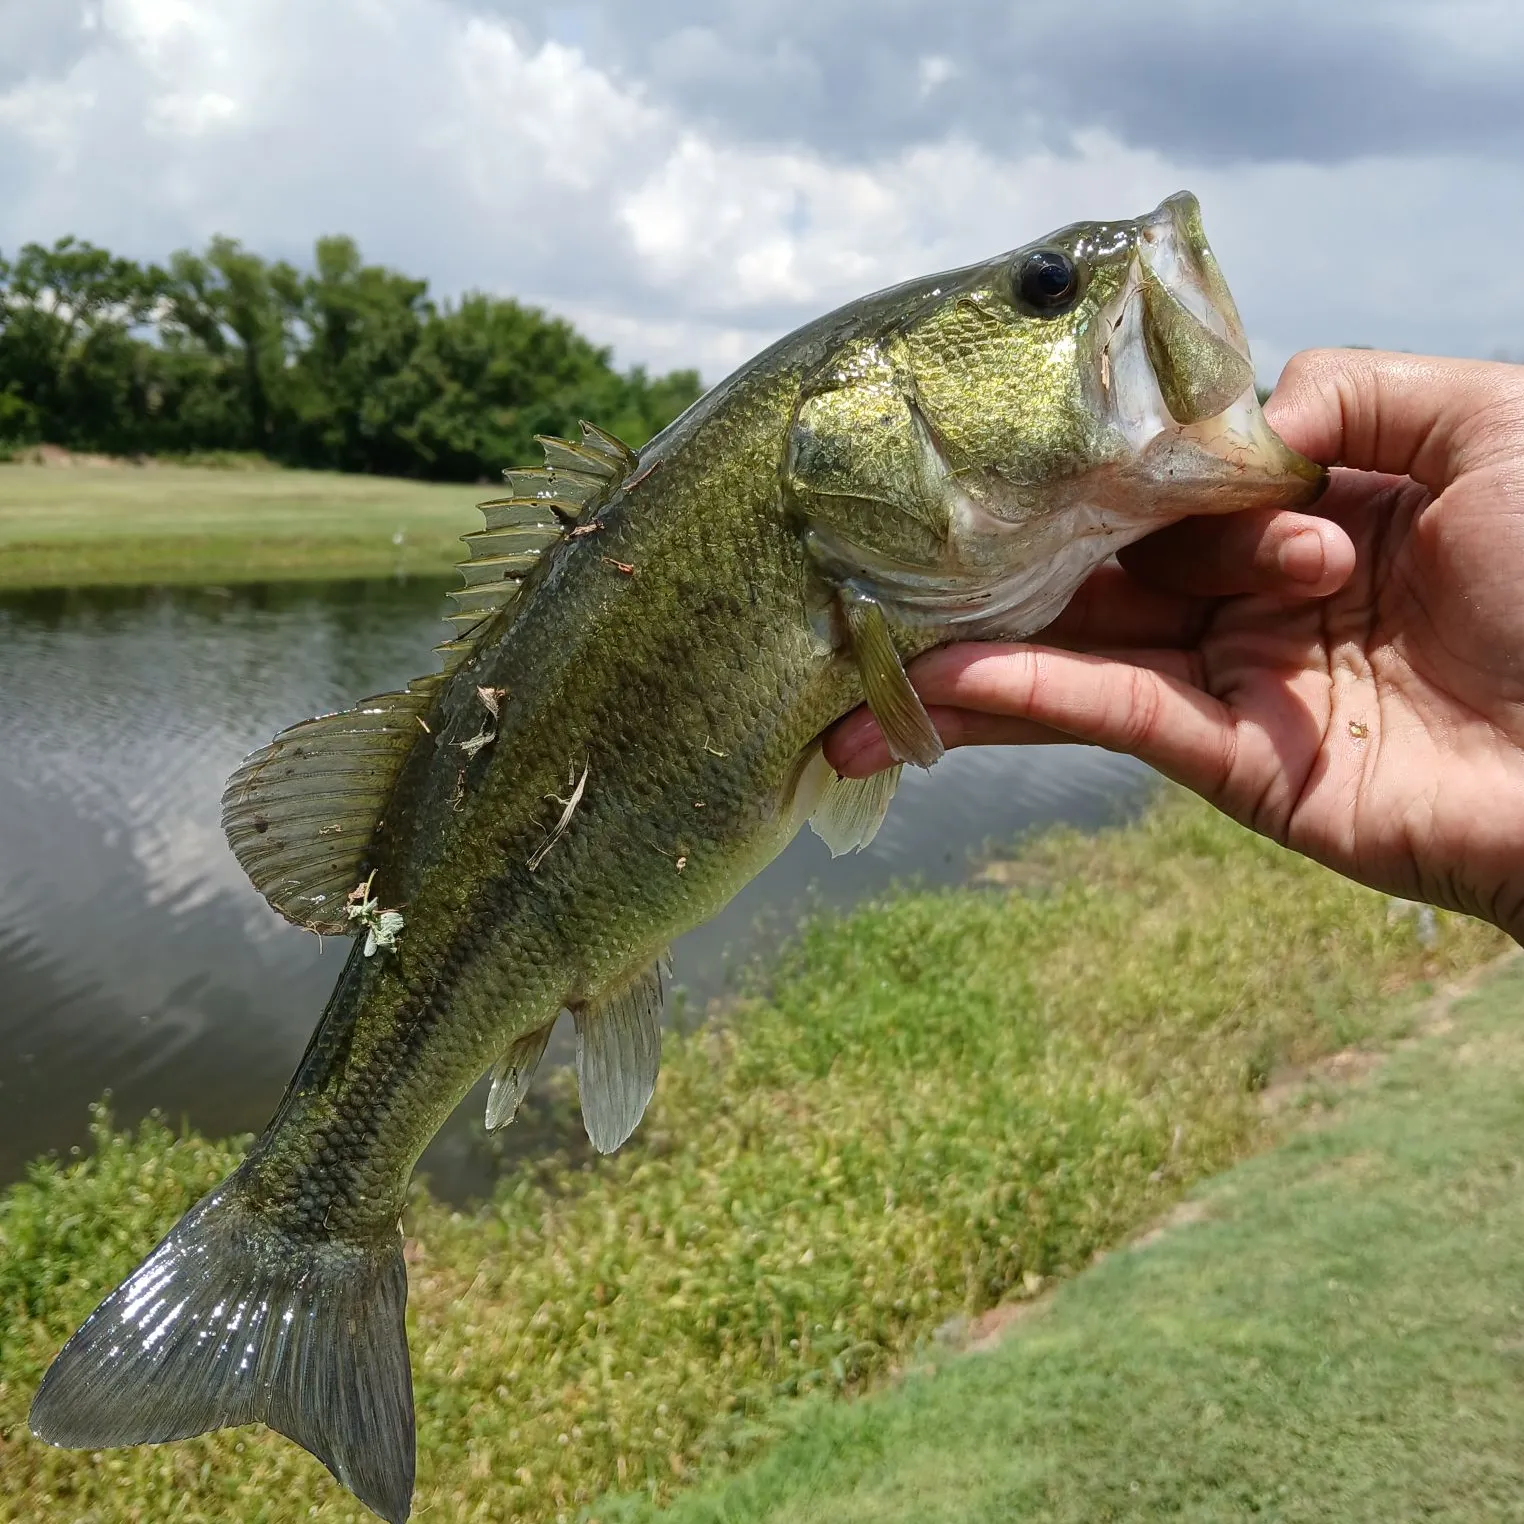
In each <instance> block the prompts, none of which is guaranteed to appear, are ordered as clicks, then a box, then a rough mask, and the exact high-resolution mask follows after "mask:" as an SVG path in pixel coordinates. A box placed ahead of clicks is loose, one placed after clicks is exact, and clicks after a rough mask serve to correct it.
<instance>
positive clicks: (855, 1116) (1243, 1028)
mask: <svg viewBox="0 0 1524 1524" xmlns="http://www.w3.org/2000/svg"><path fill="white" fill-rule="evenodd" d="M1003 876H1004V877H1005V878H1006V879H1007V880H1009V881H1010V883H1012V884H1015V885H1019V888H999V889H991V888H983V889H967V890H960V891H951V892H942V893H904V894H899V895H896V896H893V897H891V898H889V899H887V900H885V901H883V902H882V903H880V904H876V905H872V906H868V907H866V908H863V909H862V910H860V911H858V912H856V913H854V914H852V915H851V916H848V917H846V918H845V919H842V920H840V921H835V922H820V923H817V924H816V925H814V926H813V927H812V928H811V929H809V930H808V931H807V932H806V933H805V934H804V936H803V937H802V938H801V939H800V941H799V942H798V944H797V946H796V947H795V949H794V950H793V952H792V953H791V954H789V955H788V956H787V957H786V958H785V960H784V961H783V963H782V966H781V967H780V968H778V969H777V970H776V971H775V974H774V976H773V978H772V982H771V987H770V989H768V990H767V991H766V992H765V994H763V995H761V996H759V997H758V998H756V999H754V1000H752V1001H750V1002H748V1003H745V1004H743V1005H742V1006H740V1007H738V1008H737V1009H736V1010H734V1011H733V1012H732V1013H731V1018H730V1021H729V1023H728V1025H727V1026H726V1027H724V1028H723V1029H718V1030H716V1029H712V1028H711V1029H708V1030H705V1031H701V1032H699V1033H698V1034H696V1035H694V1036H693V1037H691V1038H689V1039H686V1040H678V1039H675V1038H673V1039H669V1041H668V1046H667V1050H666V1053H665V1056H664V1067H663V1074H662V1080H661V1084H660V1086H659V1089H658V1092H657V1096H656V1099H655V1101H654V1103H653V1105H652V1108H651V1114H650V1115H649V1116H648V1118H647V1120H646V1122H645V1124H644V1126H643V1128H642V1129H641V1132H640V1133H639V1134H637V1138H636V1141H635V1142H634V1143H633V1144H632V1145H630V1146H628V1147H627V1148H626V1149H625V1150H624V1151H622V1152H621V1153H620V1154H619V1155H617V1156H615V1157H614V1158H612V1159H608V1160H598V1161H584V1160H579V1159H576V1158H561V1159H558V1160H553V1161H551V1162H550V1163H548V1164H547V1165H546V1166H545V1167H544V1168H543V1169H541V1170H537V1171H535V1172H524V1173H521V1174H519V1175H517V1176H515V1177H514V1178H512V1179H510V1180H508V1181H507V1182H505V1184H504V1185H503V1187H502V1188H501V1190H500V1191H499V1193H498V1195H497V1197H496V1199H494V1200H493V1201H492V1202H491V1203H490V1204H488V1205H487V1206H485V1207H484V1208H483V1209H482V1210H480V1211H479V1212H474V1213H470V1214H462V1213H454V1212H449V1211H446V1210H444V1209H443V1208H441V1207H439V1206H437V1205H435V1204H433V1203H431V1202H429V1201H428V1200H427V1199H420V1201H419V1202H418V1204H417V1206H416V1208H415V1209H414V1211H413V1214H412V1216H411V1219H410V1224H409V1225H410V1229H411V1235H412V1242H411V1244H410V1248H409V1257H410V1261H411V1284H412V1298H411V1304H410V1325H411V1338H412V1349H413V1358H414V1369H415V1376H416V1380H417V1405H418V1414H419V1462H420V1466H419V1494H418V1512H419V1514H420V1516H422V1517H433V1518H438V1519H449V1520H457V1519H484V1520H485V1519H492V1520H501V1521H507V1520H515V1519H521V1520H549V1519H567V1520H571V1519H575V1518H577V1517H578V1516H579V1515H580V1514H582V1513H584V1512H585V1511H586V1510H587V1509H588V1508H589V1507H591V1506H592V1505H594V1504H595V1503H596V1501H597V1500H598V1499H599V1498H600V1497H601V1496H603V1495H604V1494H605V1493H606V1492H607V1491H608V1490H609V1489H614V1490H616V1491H619V1492H622V1493H623V1494H625V1495H626V1501H625V1502H624V1503H620V1504H617V1505H612V1507H613V1509H614V1510H615V1511H613V1512H611V1511H610V1510H609V1508H606V1507H605V1506H604V1505H599V1507H598V1516H599V1517H600V1518H602V1517H605V1515H606V1516H607V1517H609V1518H612V1517H615V1516H616V1512H617V1510H618V1509H622V1508H626V1507H639V1506H642V1505H641V1504H640V1503H639V1498H640V1497H648V1498H654V1499H656V1500H658V1501H662V1500H665V1499H666V1498H667V1497H668V1496H669V1495H672V1494H674V1493H675V1492H678V1491H680V1490H681V1488H682V1487H683V1486H684V1485H686V1484H688V1483H690V1482H692V1481H694V1480H695V1479H700V1478H702V1477H704V1476H705V1475H706V1474H715V1473H719V1472H721V1471H723V1470H725V1469H726V1468H728V1467H732V1466H735V1465H737V1464H739V1463H742V1462H744V1461H745V1460H746V1459H747V1458H748V1457H750V1456H752V1455H754V1454H756V1453H757V1452H758V1451H759V1450H760V1449H762V1448H764V1447H765V1446H766V1444H767V1443H768V1442H769V1440H770V1439H771V1438H772V1437H774V1436H776V1435H777V1434H779V1433H781V1432H785V1431H787V1430H788V1429H790V1428H791V1427H792V1426H793V1424H794V1421H795V1420H794V1419H793V1418H792V1417H791V1415H793V1414H794V1413H796V1411H798V1410H799V1408H800V1399H801V1398H803V1399H804V1400H805V1409H804V1410H805V1411H806V1412H808V1413H810V1414H811V1415H818V1414H835V1415H836V1417H835V1418H833V1421H846V1420H847V1418H848V1417H850V1416H851V1415H855V1414H856V1413H857V1412H858V1411H863V1412H867V1411H868V1410H869V1407H870V1405H869V1404H863V1405H862V1406H861V1408H860V1409H859V1408H856V1407H854V1408H842V1409H840V1411H839V1413H838V1410H837V1409H836V1408H834V1407H832V1406H831V1405H829V1404H827V1405H826V1406H824V1407H818V1408H817V1407H815V1406H812V1405H810V1404H811V1403H812V1401H813V1398H812V1395H811V1394H814V1397H815V1398H818V1396H819V1395H820V1394H822V1393H825V1394H831V1395H833V1396H837V1395H852V1394H856V1393H859V1392H861V1391H864V1390H867V1389H869V1388H871V1387H873V1386H875V1385H879V1384H882V1383H883V1382H884V1381H885V1380H886V1379H888V1378H890V1377H892V1375H893V1374H894V1372H895V1371H897V1370H899V1369H901V1368H902V1367H904V1366H905V1364H906V1363H907V1362H911V1361H913V1360H915V1359H916V1358H918V1356H917V1351H919V1350H921V1349H923V1348H924V1347H925V1345H926V1342H927V1340H928V1338H929V1336H930V1334H931V1333H932V1331H933V1330H934V1329H936V1328H937V1327H938V1326H939V1325H941V1324H944V1323H945V1322H946V1321H947V1320H949V1319H950V1318H954V1317H956V1316H957V1315H960V1314H965V1313H977V1312H978V1311H980V1310H981V1309H983V1308H986V1307H988V1306H990V1305H991V1304H993V1303H996V1302H998V1301H1000V1300H1002V1299H1006V1298H1009V1297H1011V1296H1013V1295H1030V1294H1032V1293H1034V1292H1036V1291H1038V1290H1040V1289H1042V1288H1044V1287H1046V1286H1048V1285H1049V1284H1051V1283H1052V1282H1054V1281H1056V1280H1063V1279H1065V1278H1068V1277H1070V1276H1072V1275H1074V1274H1075V1273H1076V1272H1078V1271H1080V1270H1081V1269H1083V1268H1084V1267H1085V1266H1086V1265H1087V1264H1088V1263H1089V1262H1090V1261H1091V1260H1092V1259H1093V1257H1094V1256H1095V1255H1096V1254H1097V1253H1098V1252H1100V1251H1102V1250H1104V1249H1107V1248H1109V1247H1111V1246H1114V1245H1115V1244H1117V1243H1118V1242H1119V1241H1121V1240H1122V1239H1124V1238H1125V1237H1126V1236H1127V1235H1128V1234H1129V1233H1131V1232H1133V1231H1135V1230H1136V1229H1137V1228H1138V1227H1139V1225H1140V1224H1142V1223H1144V1222H1146V1221H1148V1220H1149V1219H1150V1218H1152V1217H1153V1216H1155V1215H1156V1214H1158V1213H1159V1212H1160V1211H1162V1210H1164V1209H1165V1208H1167V1207H1168V1206H1169V1205H1170V1203H1172V1202H1173V1201H1175V1200H1176V1199H1178V1197H1179V1196H1180V1194H1181V1192H1182V1191H1184V1190H1185V1189H1186V1188H1187V1187H1189V1186H1190V1185H1191V1184H1192V1183H1194V1182H1196V1181H1199V1180H1200V1179H1202V1178H1203V1177H1204V1176H1207V1175H1209V1174H1211V1173H1213V1172H1215V1171H1217V1170H1220V1169H1221V1168H1223V1167H1224V1166H1225V1165H1227V1164H1228V1163H1230V1162H1232V1161H1233V1160H1234V1159H1236V1158H1238V1157H1240V1156H1242V1155H1243V1154H1245V1153H1246V1152H1247V1151H1249V1150H1251V1149H1252V1148H1254V1147H1256V1146H1257V1145H1259V1144H1261V1143H1262V1142H1264V1141H1265V1139H1266V1137H1267V1124H1266V1123H1265V1121H1264V1107H1263V1105H1262V1103H1261V1096H1260V1093H1259V1092H1260V1090H1261V1087H1262V1086H1263V1085H1264V1083H1265V1081H1266V1080H1267V1079H1268V1078H1269V1077H1271V1076H1272V1075H1274V1074H1275V1073H1277V1072H1278V1071H1279V1070H1280V1069H1281V1068H1282V1067H1283V1066H1284V1065H1286V1064H1290V1063H1304V1062H1307V1061H1309V1060H1311V1059H1314V1058H1316V1057H1317V1056H1318V1055H1320V1054H1324V1053H1327V1052H1330V1051H1332V1050H1335V1049H1339V1048H1343V1047H1345V1046H1346V1045H1348V1044H1351V1043H1356V1042H1380V1041H1385V1040H1388V1039H1390V1038H1392V1037H1394V1036H1396V1035H1398V1034H1399V1033H1400V1032H1401V1031H1403V1030H1404V1029H1405V1023H1407V1022H1408V1021H1409V1020H1410V1019H1411V1012H1412V1010H1413V999H1412V994H1413V992H1414V991H1415V990H1418V989H1421V988H1423V987H1424V985H1425V984H1426V982H1427V981H1431V980H1433V979H1435V978H1439V977H1443V976H1447V975H1449V974H1452V973H1454V972H1455V971H1457V970H1460V969H1464V968H1469V967H1473V966H1475V965H1477V964H1478V963H1480V962H1481V961H1482V960H1484V959H1486V958H1488V957H1490V956H1492V955H1493V954H1494V953H1495V952H1496V951H1497V950H1498V948H1499V947H1500V946H1501V945H1502V943H1501V939H1500V937H1499V936H1498V934H1496V933H1494V932H1492V931H1490V930H1488V929H1486V928H1483V927H1480V926H1478V925H1476V924H1475V923H1472V922H1467V921H1464V920H1462V919H1459V918H1453V917H1444V916H1442V917H1440V921H1439V933H1438V940H1437V942H1435V943H1434V945H1432V946H1425V945H1423V942H1422V941H1421V940H1420V938H1419V936H1418V934H1417V928H1416V923H1415V922H1414V921H1413V920H1411V919H1405V918H1397V919H1393V918H1392V917H1391V916H1389V914H1388V911H1387V906H1386V902H1385V901H1384V900H1383V899H1382V897H1380V896H1377V895H1373V894H1369V893H1366V892H1364V891H1361V890H1358V889H1355V888H1353V887H1351V886H1349V885H1348V884H1345V883H1343V882H1342V881H1340V880H1338V879H1337V878H1335V877H1334V876H1332V875H1331V874H1328V873H1326V872H1324V871H1322V870H1320V869H1318V868H1315V867H1313V866H1312V865H1310V864H1308V863H1306V862H1305V861H1302V860H1300V859H1298V858H1295V857H1293V856H1291V855H1290V854H1287V853H1285V852H1282V851H1280V850H1279V849H1277V848H1275V847H1273V846H1271V845H1269V844H1267V843H1265V842H1262V841H1260V840H1258V839H1256V838H1253V837H1251V836H1249V835H1247V834H1246V833H1245V832H1243V831H1241V830H1239V829H1238V828H1236V827H1234V826H1232V825H1230V824H1228V823H1226V822H1224V821H1223V820H1221V819H1220V818H1219V817H1216V816H1214V815H1213V814H1212V813H1211V812H1210V811H1208V810H1207V809H1206V808H1205V807H1204V806H1201V805H1199V804H1197V803H1195V802H1192V801H1189V800H1185V799H1183V798H1180V797H1176V796H1169V797H1167V798H1165V799H1164V800H1163V801H1162V802H1161V803H1160V804H1159V805H1158V807H1157V808H1156V809H1154V810H1153V811H1152V812H1151V813H1150V814H1149V815H1148V816H1147V817H1146V818H1145V819H1144V820H1143V821H1141V822H1139V823H1137V824H1135V825H1132V826H1129V827H1126V828H1124V829H1121V830H1118V831H1115V832H1111V833H1107V834H1105V835H1103V836H1101V837H1099V838H1085V837H1082V836H1079V835H1076V834H1069V833H1063V834H1058V835H1055V836H1051V837H1048V838H1045V839H1044V840H1043V841H1041V842H1039V843H1037V844H1035V845H1033V846H1032V847H1031V848H1030V849H1029V850H1028V851H1026V852H1025V853H1024V854H1022V856H1021V857H1020V858H1019V860H1017V861H1015V862H1014V863H1012V864H1009V865H1006V867H1005V871H1004V875H1003ZM539 1104H540V1105H541V1107H542V1108H543V1107H544V1106H546V1105H547V1102H545V1101H544V1100H543V1099H542V1100H541V1101H540V1103H539ZM548 1104H550V1105H551V1106H552V1107H565V1106H566V1105H568V1104H569V1100H568V1098H567V1097H566V1096H565V1095H564V1094H562V1095H561V1096H560V1097H559V1098H553V1099H552V1101H551V1102H550V1103H548ZM233 1157H234V1152H233V1150H231V1149H229V1148H226V1147H222V1146H213V1145H208V1144H206V1143H204V1142H201V1141H200V1140H197V1139H194V1138H191V1139H184V1140H180V1141H173V1140H171V1139H170V1138H169V1136H168V1135H167V1134H165V1133H164V1132H163V1131H162V1130H159V1129H156V1128H153V1127H149V1128H146V1129H145V1130H143V1131H142V1132H141V1133H139V1134H137V1135H135V1136H133V1137H123V1136H119V1135H112V1134H111V1133H110V1132H109V1130H103V1131H102V1132H101V1134H100V1137H99V1151H98V1152H97V1153H96V1154H95V1155H94V1156H92V1157H91V1158H88V1159H85V1160H82V1161H80V1162H78V1163H76V1164H73V1165H70V1166H68V1167H67V1168H60V1167H57V1166H53V1165H44V1166H39V1167H38V1168H37V1170H36V1171H35V1172H34V1174H33V1177H32V1179H31V1180H30V1181H29V1182H28V1183H27V1184H25V1185H22V1186H19V1187H16V1188H15V1189H13V1190H12V1191H11V1192H9V1193H8V1194H7V1195H6V1196H5V1197H4V1198H3V1200H0V1518H17V1519H20V1518H35V1517H45V1516H55V1515H56V1516H59V1517H69V1518H88V1519H90V1520H91V1521H93V1524H108V1521H118V1520H137V1519H143V1520H149V1519H152V1520H156V1521H157V1520H174V1521H193V1520H221V1519H224V1518H226V1517H229V1516H236V1517H238V1518H240V1519H247V1520H271V1521H273V1520H277V1519H281V1520H284V1519H290V1518H294V1517H303V1518H308V1517H311V1518H317V1519H321V1520H326V1521H334V1520H340V1519H359V1518H361V1517H363V1515H362V1514H361V1512H360V1510H359V1509H358V1508H357V1507H355V1506H354V1505H352V1504H351V1503H350V1502H348V1501H347V1500H345V1499H344V1498H343V1496H342V1494H340V1493H339V1491H338V1489H337V1488H336V1487H335V1486H334V1485H333V1484H332V1483H331V1481H329V1480H328V1479H327V1477H326V1474H325V1473H323V1472H322V1470H321V1468H319V1467H318V1466H317V1465H316V1463H315V1462H313V1461H311V1460H310V1458H308V1457H306V1456H305V1455H304V1454H302V1453H301V1452H300V1451H298V1450H297V1449H296V1448H295V1447H294V1446H292V1445H290V1444H288V1443H286V1442H284V1441H280V1440H278V1439H275V1438H273V1437H272V1436H269V1435H267V1434H265V1433H263V1432H261V1431H241V1432H239V1433H236V1434H224V1435H219V1436H215V1437H211V1438H207V1439H203V1440H197V1441H192V1442H188V1443H186V1444H183V1445H175V1446H170V1447H166V1448H163V1449H153V1450H141V1451H126V1452H107V1453H104V1454H102V1455H98V1456H90V1455H72V1454H67V1453H62V1452H56V1451H50V1450H47V1449H46V1448H44V1447H42V1446H40V1445H38V1444H36V1443H35V1442H33V1441H32V1440H30V1439H29V1438H28V1437H27V1435H26V1433H25V1429H24V1425H23V1419H24V1414H25V1408H26V1403H27V1401H28V1399H29V1396H30V1392H31V1390H32V1388H33V1386H34V1384H35V1382H36V1380H37V1379H38V1377H39V1375H40V1373H41V1371H42V1369H43V1366H44V1364H45V1362H46V1361H47V1359H48V1358H49V1357H50V1356H51V1354H52V1353H53V1352H54V1351H55V1350H56V1348H57V1346H58V1344H59V1342H60V1341H61V1339H62V1338H63V1337H64V1336H65V1335H66V1334H67V1333H68V1332H69V1331H70V1330H71V1328H72V1327H73V1325H74V1324H75V1322H76V1321H77V1320H78V1319H79V1318H80V1317H81V1316H82V1315H83V1314H84V1313H86V1312H87V1311H88V1310H89V1309H90V1307H91V1306H92V1305H93V1303H94V1301H95V1300H96V1299H97V1298H98V1297H99V1296H100V1294H101V1293H102V1292H103V1291H104V1290H106V1289H107V1288H108V1287H109V1285H111V1284H112V1283H114V1282H115V1281H116V1280H117V1279H118V1278H119V1277H120V1276H121V1275H122V1274H123V1273H124V1272H125V1271H127V1270H128V1269H130V1268H131V1266H132V1264H133V1263H135V1261H136V1260H137V1259H138V1258H139V1256H140V1255H141V1254H142V1253H143V1252H144V1251H145V1250H146V1249H147V1248H148V1247H149V1246H150V1245H151V1243H152V1241H153V1240H154V1238H155V1236H156V1235H157V1234H158V1233H160V1232H162V1231H163V1230H164V1229H165V1228H166V1227H167V1226H168V1225H169V1224H170V1222H172V1221H173V1219H174V1218H175V1216H176V1215H177V1214H178V1213H179V1212H180V1211H181V1210H182V1209H183V1208H184V1207H185V1206H186V1205H187V1204H188V1203H189V1202H190V1201H191V1200H193V1199H194V1197H195V1196H196V1194H197V1193H198V1192H200V1191H201V1190H203V1189H205V1188H206V1187H207V1186H208V1185H210V1184H211V1183H212V1181H213V1180H214V1179H215V1178H216V1177H217V1176H218V1174H219V1173H220V1172H221V1171H222V1170H224V1169H225V1168H226V1167H227V1166H228V1165H229V1164H230V1163H231V1161H232V1159H233ZM1114 1332H1115V1331H1114V1330H1113V1333H1114ZM817 1421H819V1420H818V1419H817V1417H814V1416H812V1417H811V1419H810V1422H811V1423H814V1422H817ZM630 1497H634V1498H635V1499H636V1501H635V1502H630V1501H629V1498H630Z"/></svg>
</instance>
